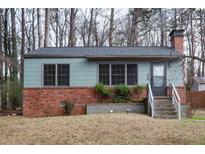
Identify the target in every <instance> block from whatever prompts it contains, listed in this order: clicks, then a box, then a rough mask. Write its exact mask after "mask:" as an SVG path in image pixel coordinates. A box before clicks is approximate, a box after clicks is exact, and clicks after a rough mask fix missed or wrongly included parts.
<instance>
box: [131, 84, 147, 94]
mask: <svg viewBox="0 0 205 154" xmlns="http://www.w3.org/2000/svg"><path fill="white" fill-rule="evenodd" d="M144 89H145V86H141V85H136V86H134V87H133V91H134V92H136V93H142V92H143V90H144Z"/></svg>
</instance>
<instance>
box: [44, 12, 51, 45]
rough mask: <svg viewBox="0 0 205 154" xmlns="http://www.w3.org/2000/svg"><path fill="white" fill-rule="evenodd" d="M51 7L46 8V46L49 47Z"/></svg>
mask: <svg viewBox="0 0 205 154" xmlns="http://www.w3.org/2000/svg"><path fill="white" fill-rule="evenodd" d="M49 16H50V9H48V8H46V10H45V38H44V47H48V37H49V26H50V18H49Z"/></svg>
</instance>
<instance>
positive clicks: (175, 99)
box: [170, 83, 181, 120]
mask: <svg viewBox="0 0 205 154" xmlns="http://www.w3.org/2000/svg"><path fill="white" fill-rule="evenodd" d="M170 87H171V97H172V102H173V104H175V105H176V107H177V113H178V119H179V120H181V99H180V97H179V94H178V92H177V90H176V88H175V85H174V84H173V83H171V84H170Z"/></svg>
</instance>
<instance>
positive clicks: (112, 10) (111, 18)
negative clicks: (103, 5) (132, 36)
mask: <svg viewBox="0 0 205 154" xmlns="http://www.w3.org/2000/svg"><path fill="white" fill-rule="evenodd" d="M113 25H114V8H111V14H110V31H109V46H110V47H112V38H113Z"/></svg>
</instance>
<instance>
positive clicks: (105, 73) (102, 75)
mask: <svg viewBox="0 0 205 154" xmlns="http://www.w3.org/2000/svg"><path fill="white" fill-rule="evenodd" d="M99 82H100V83H102V84H104V85H109V82H110V80H109V64H100V65H99Z"/></svg>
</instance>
